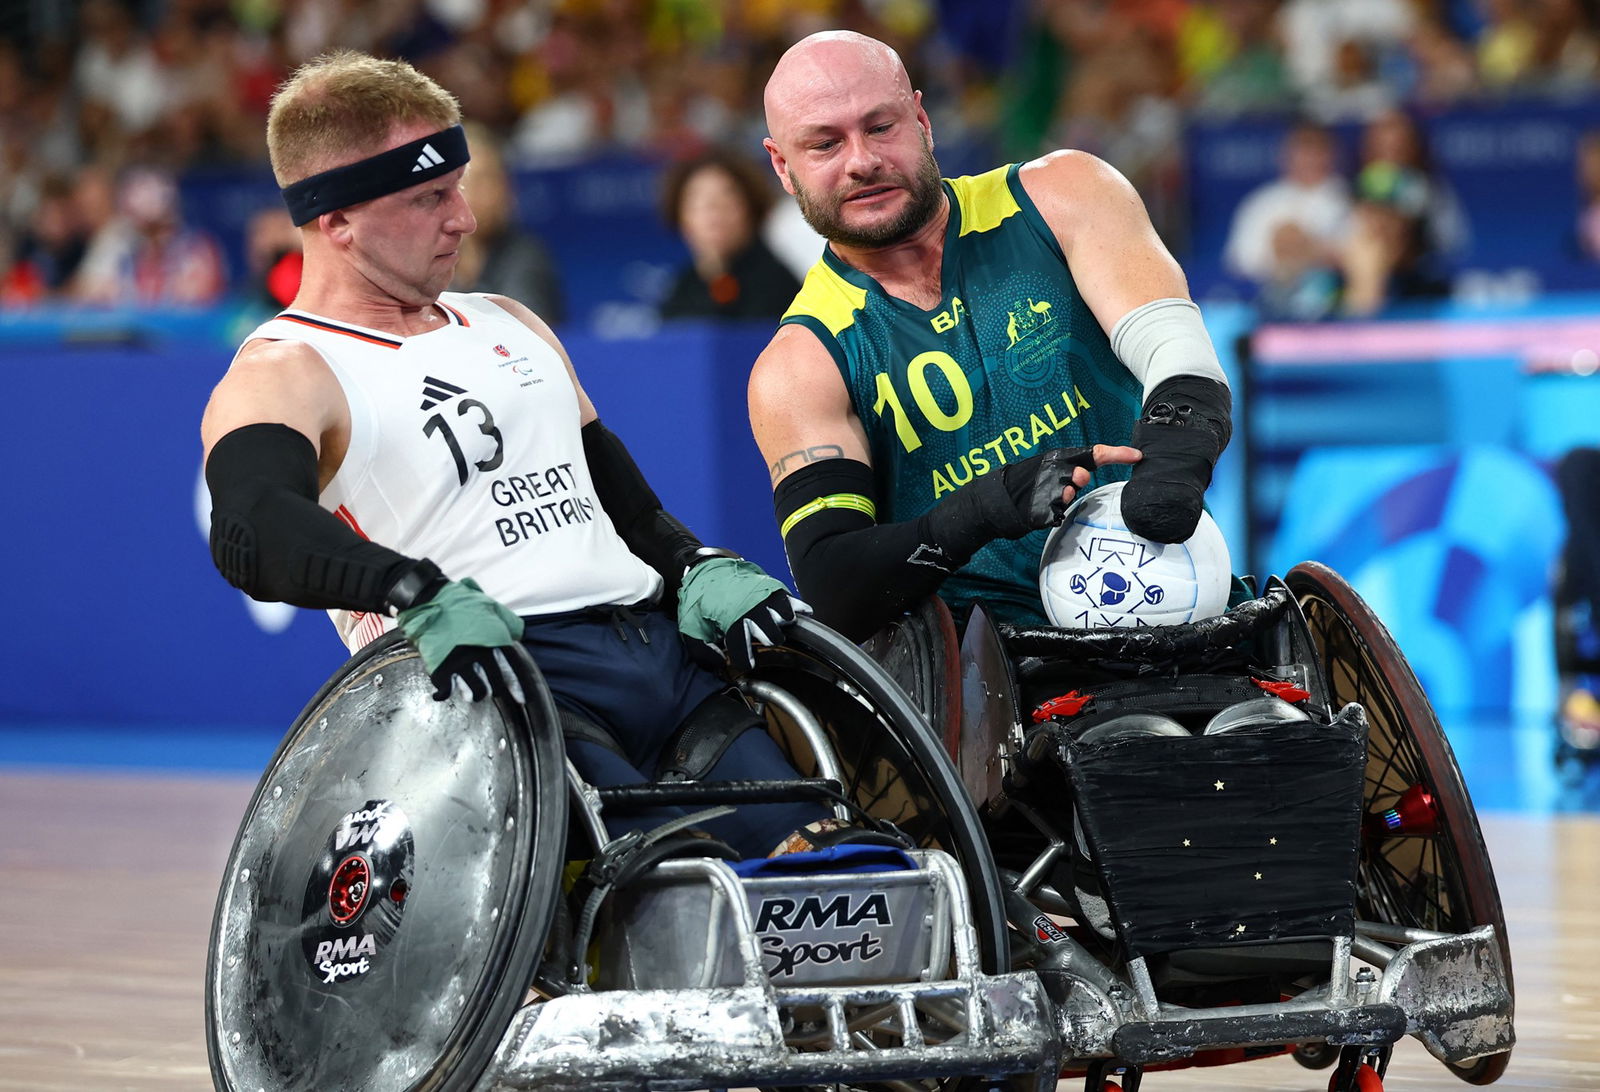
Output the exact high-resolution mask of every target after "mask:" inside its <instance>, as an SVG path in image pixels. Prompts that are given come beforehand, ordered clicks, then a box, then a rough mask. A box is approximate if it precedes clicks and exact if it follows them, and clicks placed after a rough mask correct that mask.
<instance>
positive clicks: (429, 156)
mask: <svg viewBox="0 0 1600 1092" xmlns="http://www.w3.org/2000/svg"><path fill="white" fill-rule="evenodd" d="M443 162H444V156H442V155H440V154H439V153H438V152H436V151H434V150H433V145H432V144H424V145H423V146H422V154H421V155H419V156H417V165H416V166H415V167H412V168H411V173H412V174H416V173H417V172H418V171H425V170H427V169H428V168H429V167H437V166H438V165H439V164H441V163H443Z"/></svg>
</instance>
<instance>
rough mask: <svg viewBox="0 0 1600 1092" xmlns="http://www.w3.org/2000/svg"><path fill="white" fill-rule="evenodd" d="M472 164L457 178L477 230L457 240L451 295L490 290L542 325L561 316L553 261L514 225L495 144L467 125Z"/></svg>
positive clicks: (507, 179)
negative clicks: (540, 320)
mask: <svg viewBox="0 0 1600 1092" xmlns="http://www.w3.org/2000/svg"><path fill="white" fill-rule="evenodd" d="M466 129H467V139H468V141H469V142H470V144H471V146H472V162H471V163H470V164H469V165H468V166H467V173H466V175H465V176H464V178H463V180H462V189H463V190H464V191H465V192H466V195H467V203H468V204H469V205H471V206H472V211H473V212H475V213H477V216H478V230H477V231H475V232H473V233H472V234H471V235H468V236H467V237H466V238H464V239H462V240H461V250H460V254H459V257H458V261H457V263H456V274H455V279H454V280H453V281H451V282H450V289H451V291H454V292H494V293H497V294H498V295H502V296H510V297H511V298H512V299H517V300H521V301H522V302H523V303H526V304H527V305H528V306H529V307H530V308H532V309H533V312H534V314H536V315H539V316H540V317H541V318H543V319H544V320H545V321H546V322H549V323H551V324H557V323H560V322H562V321H563V320H564V319H565V318H566V313H567V309H566V297H565V295H564V294H563V292H562V289H561V277H560V274H559V272H558V271H557V269H556V264H555V259H553V258H551V256H550V252H549V251H548V250H547V249H545V245H544V243H543V242H541V241H540V240H539V239H538V237H537V236H535V235H534V234H533V233H532V232H529V231H526V230H524V229H523V228H522V227H520V226H519V225H518V224H517V216H516V211H517V204H516V194H515V193H514V192H513V191H512V188H511V177H510V175H508V174H507V173H506V166H505V160H504V159H503V158H502V156H501V149H500V144H499V142H498V141H497V140H496V139H495V137H494V134H492V133H490V132H489V131H488V130H487V129H485V128H484V127H483V126H481V125H474V124H471V123H468V125H467V126H466Z"/></svg>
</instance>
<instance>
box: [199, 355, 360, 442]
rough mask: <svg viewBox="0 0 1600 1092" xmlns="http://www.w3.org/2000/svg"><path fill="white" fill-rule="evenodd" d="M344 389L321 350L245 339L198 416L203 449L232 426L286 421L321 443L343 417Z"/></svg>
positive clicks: (340, 422)
mask: <svg viewBox="0 0 1600 1092" xmlns="http://www.w3.org/2000/svg"><path fill="white" fill-rule="evenodd" d="M348 415H349V408H348V405H347V404H346V402H345V399H344V391H343V389H342V388H341V387H340V386H339V381H338V379H337V378H336V377H335V376H334V374H333V369H331V368H330V367H328V362H327V361H326V360H324V359H323V357H322V354H321V353H319V352H317V350H316V349H314V348H312V347H311V346H310V345H308V344H306V343H305V342H303V341H272V340H267V339H259V338H258V339H257V340H254V341H250V342H247V343H246V344H245V345H244V347H243V348H241V349H240V350H239V352H238V354H237V355H236V356H235V357H234V358H233V363H232V364H231V365H229V367H228V371H227V374H225V375H224V376H223V377H222V379H221V381H220V382H218V383H217V386H216V388H215V389H214V390H213V391H212V392H211V399H210V401H209V402H207V403H206V410H205V416H204V417H203V418H202V419H201V422H200V434H201V439H202V441H203V442H204V444H205V447H206V450H207V451H210V449H211V447H212V445H213V444H215V443H216V442H217V440H219V439H221V438H222V437H223V436H225V435H227V434H228V433H229V432H232V431H233V430H234V429H237V428H243V427H244V426H245V425H252V424H263V423H265V424H286V425H289V426H290V427H291V428H295V429H298V430H299V431H300V432H303V433H305V434H306V435H307V436H308V437H309V438H310V439H311V441H312V442H313V443H314V444H317V445H318V447H319V449H320V447H321V439H322V437H323V435H324V434H325V433H327V432H328V431H329V430H330V429H334V428H336V427H338V426H339V425H340V424H342V423H343V422H344V421H346V420H347V419H348Z"/></svg>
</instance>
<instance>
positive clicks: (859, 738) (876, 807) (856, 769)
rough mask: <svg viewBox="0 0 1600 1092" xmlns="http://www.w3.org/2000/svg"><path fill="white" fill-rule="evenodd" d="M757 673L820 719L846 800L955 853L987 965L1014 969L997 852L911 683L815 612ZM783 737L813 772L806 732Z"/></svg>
mask: <svg viewBox="0 0 1600 1092" xmlns="http://www.w3.org/2000/svg"><path fill="white" fill-rule="evenodd" d="M753 675H754V677H755V678H757V679H763V680H766V681H769V682H772V683H774V684H775V685H777V686H779V687H781V688H782V689H783V690H786V691H788V692H789V693H790V694H792V695H793V696H794V697H795V698H796V699H798V701H799V702H800V704H801V705H803V706H804V707H805V708H807V709H809V710H811V711H812V712H813V714H814V715H815V716H816V717H817V718H818V720H819V721H820V722H821V725H822V728H823V731H824V732H825V733H826V734H827V736H828V739H829V741H830V743H831V744H832V747H833V749H834V752H835V753H836V755H837V757H838V759H839V763H840V765H841V767H842V770H841V775H842V779H843V783H844V795H845V796H846V797H847V798H848V799H849V800H851V801H852V802H853V803H854V804H855V805H856V806H857V807H859V808H861V809H862V810H864V811H866V812H867V813H868V814H869V815H872V816H874V817H876V818H880V819H887V820H889V821H890V822H892V823H894V824H895V825H896V826H898V827H899V828H900V829H901V830H902V831H904V832H905V833H906V835H907V836H909V837H910V838H911V840H912V841H913V842H914V843H916V844H917V845H918V846H922V847H927V848H937V849H942V850H944V851H945V852H947V853H949V854H951V855H952V856H953V857H955V859H956V862H957V863H958V864H959V865H960V867H961V872H962V875H963V876H965V877H966V882H967V894H968V897H969V899H970V902H971V906H972V917H973V924H974V925H975V926H976V928H977V933H978V954H979V961H980V963H981V965H982V968H983V970H984V971H985V972H986V973H988V974H999V973H1003V972H1005V971H1008V970H1010V953H1009V947H1008V943H1007V936H1006V917H1005V912H1004V910H1003V909H1002V907H1001V902H1000V890H1001V888H1000V875H999V869H998V867H997V866H996V864H995V860H994V854H993V853H992V852H991V851H990V849H989V843H988V840H987V838H986V837H985V836H984V832H983V828H982V826H981V825H980V824H979V821H978V813H977V810H976V808H974V807H973V804H972V801H971V800H970V799H969V798H968V796H967V794H966V791H965V790H964V789H963V788H962V785H961V780H960V777H959V776H958V775H957V773H956V770H955V766H954V764H953V763H952V762H951V760H950V756H949V755H948V754H947V753H946V752H945V749H944V741H943V740H941V739H939V738H937V737H936V736H935V735H934V733H933V732H932V731H931V730H930V728H929V726H928V722H927V719H926V718H925V717H924V716H923V714H922V712H921V711H920V710H919V709H918V708H917V707H916V705H915V704H914V703H913V702H912V701H911V700H910V699H909V698H908V697H907V696H906V693H905V691H903V690H902V689H901V688H900V687H899V686H898V685H897V684H896V683H895V682H894V680H893V679H891V678H890V677H889V676H888V674H886V673H885V671H884V670H883V669H882V668H881V667H879V666H878V664H876V663H875V662H874V661H873V660H872V659H871V658H870V657H868V656H867V655H866V653H864V652H862V650H861V649H859V648H858V647H856V646H855V645H854V644H852V643H851V642H850V641H848V640H846V639H845V638H844V637H841V636H840V635H839V634H837V633H835V632H834V631H833V630H831V629H828V628H826V627H825V626H821V625H818V624H817V623H815V622H812V621H810V620H809V619H801V620H800V621H799V622H798V623H796V624H795V625H794V626H793V627H791V629H790V631H789V643H788V644H787V645H786V646H784V647H782V648H763V649H760V650H759V651H758V654H757V657H756V665H755V670H754V672H753ZM780 719H781V718H780ZM779 735H780V736H781V738H780V739H779V744H780V746H782V747H784V748H785V750H786V751H787V753H788V755H789V757H790V758H791V760H792V761H793V762H794V764H795V766H796V767H797V768H798V769H799V770H800V771H801V773H803V774H806V775H807V776H810V775H812V774H816V773H817V772H818V771H817V770H816V768H815V766H814V765H812V759H811V753H810V750H809V748H808V747H807V745H806V744H805V742H804V741H803V739H802V738H801V736H800V734H799V733H798V732H793V731H780V733H779Z"/></svg>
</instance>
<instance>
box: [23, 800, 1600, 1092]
mask: <svg viewBox="0 0 1600 1092" xmlns="http://www.w3.org/2000/svg"><path fill="white" fill-rule="evenodd" d="M252 785H253V779H248V778H204V779H202V778H160V777H144V776H131V775H124V774H118V775H109V774H108V775H94V774H84V773H77V772H74V773H71V774H51V773H26V772H19V771H4V770H0V832H3V833H0V1090H7V1092H12V1090H15V1092H67V1090H72V1092H77V1090H88V1089H93V1090H127V1092H202V1090H205V1089H209V1088H210V1087H211V1081H210V1076H209V1072H208V1070H207V1066H206V1051H205V1042H204V1016H203V1009H202V1001H201V997H202V987H203V981H202V980H203V978H204V969H205V957H206V934H207V930H208V927H209V923H210V919H211V912H212V904H213V901H214V899H215V897H216V889H217V882H218V879H219V877H220V875H221V871H222V867H223V864H224V863H225V861H226V858H227V854H228V849H229V847H230V846H231V844H232V839H233V833H234V829H235V827H236V825H237V823H238V820H239V818H240V815H241V814H242V812H243V810H244V807H245V804H246V803H247V802H248V799H249V795H250V791H251V788H252ZM1483 821H1484V828H1485V833H1486V835H1487V837H1488V841H1489V845H1490V852H1491V854H1492V856H1493V858H1494V860H1495V864H1496V871H1497V873H1498V877H1499V882H1500V890H1501V894H1502V897H1503V899H1504V901H1505V908H1506V917H1507V919H1508V921H1509V923H1510V931H1511V938H1512V950H1513V958H1514V961H1515V969H1516V983H1517V1003H1518V1014H1517V1033H1518V1035H1519V1037H1520V1044H1519V1046H1518V1048H1517V1052H1516V1055H1515V1056H1514V1058H1513V1060H1512V1063H1511V1067H1510V1069H1509V1070H1508V1072H1507V1073H1506V1076H1505V1077H1504V1078H1503V1079H1502V1080H1501V1081H1500V1082H1499V1084H1497V1085H1496V1086H1495V1087H1496V1088H1500V1089H1551V1088H1593V1089H1600V817H1596V816H1592V815H1574V816H1565V817H1558V818H1546V817H1539V816H1525V815H1505V814H1487V815H1485V816H1484V817H1483ZM1326 1079H1327V1074H1326V1073H1314V1072H1311V1071H1309V1070H1305V1069H1301V1068H1300V1067H1299V1066H1297V1065H1295V1064H1294V1063H1293V1062H1292V1061H1290V1060H1289V1059H1286V1058H1277V1059H1271V1060H1268V1061H1262V1062H1254V1063H1248V1064H1246V1065H1242V1066H1228V1067H1224V1068H1221V1069H1215V1070H1208V1071H1207V1070H1199V1071H1197V1070H1190V1071H1183V1072H1177V1073H1157V1074H1151V1075H1150V1076H1149V1077H1147V1078H1146V1079H1145V1083H1144V1087H1145V1089H1147V1090H1150V1092H1161V1090H1163V1089H1174V1090H1176V1089H1185V1088H1200V1089H1224V1088H1228V1089H1263V1090H1265V1089H1272V1090H1275V1092H1316V1090H1319V1089H1322V1088H1325V1087H1326ZM1073 1086H1074V1085H1073V1084H1069V1083H1066V1082H1064V1083H1063V1084H1062V1089H1063V1090H1065V1089H1068V1088H1072V1087H1073ZM1386 1087H1387V1088H1389V1089H1402V1090H1404V1089H1441V1090H1444V1089H1462V1088H1465V1087H1467V1086H1466V1085H1463V1084H1462V1083H1461V1082H1460V1081H1457V1080H1456V1079H1455V1078H1454V1077H1452V1076H1450V1075H1449V1074H1447V1073H1446V1072H1445V1071H1444V1069H1443V1067H1441V1066H1440V1065H1439V1064H1438V1063H1436V1062H1435V1061H1433V1059H1432V1058H1430V1057H1428V1055H1427V1054H1425V1053H1424V1052H1423V1050H1422V1049H1421V1047H1420V1046H1418V1045H1417V1044H1416V1043H1415V1042H1413V1041H1411V1040H1407V1041H1405V1042H1403V1043H1402V1044H1401V1045H1400V1047H1399V1049H1398V1050H1397V1052H1396V1055H1395V1061H1394V1064H1393V1066H1392V1067H1391V1069H1390V1072H1389V1079H1388V1080H1387V1081H1386Z"/></svg>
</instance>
